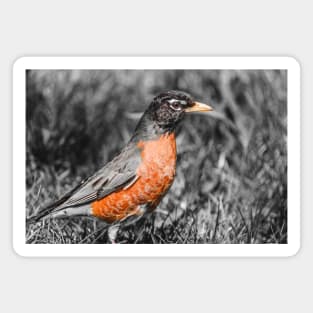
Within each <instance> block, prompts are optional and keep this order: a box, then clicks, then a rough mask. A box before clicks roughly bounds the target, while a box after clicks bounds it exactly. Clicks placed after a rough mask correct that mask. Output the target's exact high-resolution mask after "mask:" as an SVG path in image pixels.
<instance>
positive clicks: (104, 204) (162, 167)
mask: <svg viewBox="0 0 313 313" xmlns="http://www.w3.org/2000/svg"><path fill="white" fill-rule="evenodd" d="M138 148H140V149H141V165H140V166H139V167H138V169H137V176H138V177H139V178H138V179H137V181H136V182H135V183H134V184H133V185H131V186H130V187H129V188H127V189H125V190H124V189H122V190H119V191H117V192H114V193H112V194H110V195H108V196H107V197H105V198H103V199H101V200H99V201H95V202H93V203H92V212H93V214H94V215H95V216H97V217H99V218H101V219H104V220H106V221H108V222H114V221H118V220H121V219H123V218H125V217H126V216H128V215H132V214H140V212H139V210H140V205H143V204H148V205H149V208H150V209H154V208H155V207H156V206H157V205H158V203H159V201H160V200H161V199H162V197H163V195H164V194H165V193H166V192H167V191H168V189H169V188H170V186H171V184H172V182H173V180H174V177H175V169H176V141H175V135H174V133H172V134H165V135H162V136H161V137H160V138H159V139H157V140H151V141H140V142H139V143H138Z"/></svg>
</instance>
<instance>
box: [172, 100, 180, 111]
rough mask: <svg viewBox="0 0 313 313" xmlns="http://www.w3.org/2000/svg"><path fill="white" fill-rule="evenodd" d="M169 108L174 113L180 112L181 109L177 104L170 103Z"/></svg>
mask: <svg viewBox="0 0 313 313" xmlns="http://www.w3.org/2000/svg"><path fill="white" fill-rule="evenodd" d="M170 108H171V109H173V110H175V111H181V109H182V107H181V106H180V103H179V102H174V103H171V104H170Z"/></svg>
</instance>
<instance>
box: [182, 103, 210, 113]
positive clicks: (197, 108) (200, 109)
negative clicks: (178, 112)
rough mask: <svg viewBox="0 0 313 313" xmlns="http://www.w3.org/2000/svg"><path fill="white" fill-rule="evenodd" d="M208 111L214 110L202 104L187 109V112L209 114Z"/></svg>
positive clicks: (195, 104) (194, 104)
mask: <svg viewBox="0 0 313 313" xmlns="http://www.w3.org/2000/svg"><path fill="white" fill-rule="evenodd" d="M207 111H213V108H211V107H210V106H209V105H207V104H204V103H201V102H194V103H193V106H192V107H189V108H187V109H185V112H207Z"/></svg>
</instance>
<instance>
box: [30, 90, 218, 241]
mask: <svg viewBox="0 0 313 313" xmlns="http://www.w3.org/2000/svg"><path fill="white" fill-rule="evenodd" d="M212 110H213V108H212V107H211V106H209V105H207V104H204V103H201V102H197V101H194V100H193V98H192V97H191V96H190V95H189V94H188V93H186V92H183V91H177V90H169V91H165V92H162V93H160V94H159V95H157V96H155V97H154V98H153V99H152V102H151V103H150V105H149V106H148V107H147V109H146V111H145V112H144V113H143V115H142V117H141V118H140V120H139V122H138V124H137V126H136V128H135V131H134V133H133V135H132V137H131V139H130V140H129V142H128V143H127V144H126V146H125V147H124V148H123V149H122V150H121V152H120V153H119V154H118V155H116V156H115V157H114V158H113V159H112V160H111V161H110V162H108V163H107V164H105V165H104V166H103V167H102V168H100V169H99V170H98V171H96V173H95V174H93V175H92V176H90V177H89V178H87V179H85V180H83V181H82V182H81V183H80V184H78V185H77V186H76V187H75V188H73V189H72V190H71V191H69V192H67V193H66V194H65V195H63V196H62V197H61V198H60V199H59V200H57V201H56V202H54V203H52V204H50V205H48V206H47V207H46V208H44V209H42V210H40V211H39V212H38V213H37V214H36V215H35V216H32V217H30V218H29V219H28V220H27V222H28V223H30V222H31V223H34V222H39V221H40V220H45V219H47V218H67V217H73V216H91V217H95V218H97V219H100V220H102V221H104V222H106V223H107V224H108V225H109V231H108V237H109V240H110V242H111V243H115V240H116V237H117V233H118V231H119V229H120V225H121V224H122V223H125V224H126V225H128V224H130V223H134V222H135V221H137V220H138V219H140V218H141V217H142V216H144V215H145V214H148V213H151V212H152V211H154V210H155V209H156V207H157V206H158V204H159V203H160V201H161V200H162V198H163V197H164V195H165V194H166V193H167V191H168V190H169V188H170V186H171V185H172V183H173V181H174V178H175V173H176V159H177V155H176V133H175V130H176V128H177V125H178V124H179V123H180V122H181V120H182V119H183V118H184V116H185V114H188V113H190V112H205V111H212Z"/></svg>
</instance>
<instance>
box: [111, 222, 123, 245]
mask: <svg viewBox="0 0 313 313" xmlns="http://www.w3.org/2000/svg"><path fill="white" fill-rule="evenodd" d="M119 229H120V224H119V223H117V224H112V225H111V226H109V228H108V238H109V241H110V243H111V244H115V243H116V237H117V234H118V231H119Z"/></svg>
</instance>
